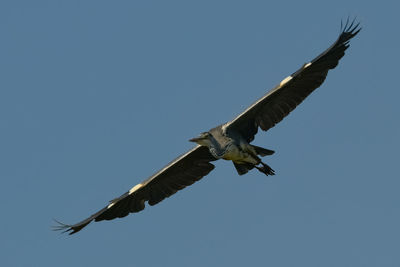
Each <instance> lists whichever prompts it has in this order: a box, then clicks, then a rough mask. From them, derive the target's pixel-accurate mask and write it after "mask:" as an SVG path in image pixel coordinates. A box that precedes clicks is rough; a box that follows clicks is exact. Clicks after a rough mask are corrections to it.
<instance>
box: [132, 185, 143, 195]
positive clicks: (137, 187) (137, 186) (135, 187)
mask: <svg viewBox="0 0 400 267" xmlns="http://www.w3.org/2000/svg"><path fill="white" fill-rule="evenodd" d="M141 187H143V184H137V185H135V186H134V187H132V188H131V190H129V195H131V194H132V193H134V192H135V191H136V190H138V189H139V188H141Z"/></svg>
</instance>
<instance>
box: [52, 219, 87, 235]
mask: <svg viewBox="0 0 400 267" xmlns="http://www.w3.org/2000/svg"><path fill="white" fill-rule="evenodd" d="M53 220H54V222H55V223H56V225H53V226H52V227H51V228H52V230H53V231H60V232H61V233H62V234H64V233H68V235H72V234H75V233H77V232H79V231H80V230H81V229H82V228H83V227H85V226H86V225H88V224H89V223H86V224H84V225H78V226H76V225H70V224H65V223H62V222H60V221H58V220H56V219H53Z"/></svg>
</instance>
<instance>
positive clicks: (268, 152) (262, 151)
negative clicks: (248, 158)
mask: <svg viewBox="0 0 400 267" xmlns="http://www.w3.org/2000/svg"><path fill="white" fill-rule="evenodd" d="M251 146H252V147H253V148H254V150H255V151H256V152H257V155H260V156H261V157H265V156H270V155H272V154H274V153H275V151H273V150H269V149H266V148H263V147H259V146H253V145H251Z"/></svg>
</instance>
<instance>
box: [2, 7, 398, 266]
mask: <svg viewBox="0 0 400 267" xmlns="http://www.w3.org/2000/svg"><path fill="white" fill-rule="evenodd" d="M394 3H395V1H391V2H390V1H386V2H385V1H341V0H338V1H293V2H292V1H232V0H230V1H175V0H171V1H161V0H160V1H99V0H96V1H73V0H69V1H50V0H49V1H1V2H0V36H1V38H0V48H1V49H0V73H1V74H0V137H1V138H0V177H1V179H0V200H1V203H2V209H1V211H2V212H1V220H0V231H1V232H0V233H1V238H0V251H1V257H0V264H1V266H68V267H70V266H154V267H156V266H191V267H197V266H275V267H281V266H282V267H283V266H307V267H310V266H341V267H342V266H400V253H399V251H400V228H399V225H400V194H399V188H400V175H399V169H398V168H399V167H400V165H399V151H400V142H399V135H400V123H399V115H400V109H399V104H398V101H399V98H400V93H399V92H400V89H399V86H398V82H397V78H398V77H399V74H398V73H399V59H400V58H399V47H400V37H399V30H398V26H399V17H398V11H399V9H400V6H399V4H394ZM349 15H350V16H357V19H358V20H359V21H360V22H361V24H362V27H363V30H362V31H361V33H360V34H359V35H358V36H357V37H356V38H355V39H353V40H352V41H351V47H350V48H349V49H348V50H347V54H346V56H345V57H344V58H343V59H342V60H341V62H340V64H339V66H338V67H337V68H336V69H335V70H333V71H331V72H330V73H329V75H328V78H327V80H326V81H325V83H324V84H323V86H322V87H321V88H319V89H318V90H317V91H316V92H314V93H313V94H312V95H311V96H310V97H309V98H307V99H306V101H305V102H303V104H302V105H301V106H300V107H298V108H297V109H296V110H295V111H294V112H293V113H291V114H290V116H289V117H287V118H286V119H285V120H284V121H283V122H281V123H280V124H279V125H277V126H276V127H275V128H273V129H272V130H270V131H268V132H266V133H265V132H262V133H259V134H258V135H257V138H256V140H255V144H257V145H260V146H264V147H267V148H270V149H273V150H275V151H276V153H275V155H273V156H271V157H267V158H265V161H266V162H267V163H268V164H269V165H271V166H272V167H273V168H274V169H275V171H276V175H275V176H274V177H265V176H264V175H262V174H261V173H259V172H257V171H253V172H251V173H249V174H247V175H245V176H240V177H239V176H238V175H237V174H236V171H235V169H234V168H233V166H232V164H231V163H230V162H222V161H221V162H217V163H216V166H217V167H216V169H215V170H214V171H213V172H212V173H210V175H208V176H207V177H205V178H203V179H202V180H201V181H200V182H198V183H196V184H194V185H193V186H191V187H189V188H186V189H185V190H183V191H180V192H179V193H177V194H176V195H174V196H172V197H171V198H169V199H167V200H165V201H163V202H162V203H160V204H159V205H157V206H153V207H147V208H146V209H145V210H144V211H143V212H141V213H138V214H131V215H130V216H128V217H126V218H124V219H117V220H114V221H111V222H100V223H92V224H90V225H89V226H88V227H87V228H86V229H84V230H83V231H81V232H80V233H79V234H77V235H74V236H68V235H62V234H60V233H58V232H53V231H51V230H50V227H51V225H52V224H53V218H56V219H58V220H60V221H63V222H66V223H76V222H77V221H80V220H81V219H84V218H86V217H87V216H89V215H90V214H92V213H94V212H95V211H97V210H98V209H100V208H102V207H103V206H105V205H106V204H107V202H108V201H109V200H111V199H113V198H115V197H117V196H119V195H120V194H122V193H124V192H125V191H127V190H129V189H130V188H131V187H132V186H134V185H135V184H137V183H138V182H141V181H142V180H144V179H146V178H147V177H148V176H150V175H151V174H153V173H154V172H155V171H157V170H159V169H160V168H162V167H163V166H164V165H165V164H166V163H168V162H169V161H170V160H172V159H173V158H175V157H176V156H178V155H180V154H181V153H184V152H186V151H187V150H188V149H190V148H191V147H192V143H189V142H188V139H190V138H192V137H194V136H197V134H198V133H200V132H202V131H205V130H208V129H209V128H212V127H214V126H216V125H218V124H220V123H223V122H226V121H228V120H230V119H232V118H234V117H235V116H236V115H237V114H238V113H240V112H241V111H243V110H244V109H245V108H246V107H247V106H248V105H250V104H251V103H252V102H253V101H255V100H256V99H257V98H259V97H261V96H262V95H263V94H265V93H266V92H267V90H269V89H271V88H272V87H273V86H274V85H276V84H277V83H279V82H280V81H281V80H282V79H283V78H285V77H286V76H287V75H289V74H291V73H292V72H294V71H295V70H297V68H299V67H300V66H301V65H302V64H303V63H305V62H308V61H309V60H311V59H312V58H314V57H315V56H317V55H318V54H319V53H320V52H322V51H323V50H324V49H326V48H327V47H328V46H329V45H330V44H331V43H332V42H333V41H334V40H335V39H336V38H337V36H338V34H339V31H340V20H341V19H345V18H346V17H347V16H349Z"/></svg>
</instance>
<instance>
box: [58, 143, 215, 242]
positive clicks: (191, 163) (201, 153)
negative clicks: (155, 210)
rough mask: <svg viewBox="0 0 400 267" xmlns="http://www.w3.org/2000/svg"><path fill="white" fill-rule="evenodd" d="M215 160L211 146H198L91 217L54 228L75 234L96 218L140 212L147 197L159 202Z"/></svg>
mask: <svg viewBox="0 0 400 267" xmlns="http://www.w3.org/2000/svg"><path fill="white" fill-rule="evenodd" d="M214 160H216V158H214V156H212V155H211V154H210V151H209V149H208V148H207V147H204V146H196V147H195V148H193V149H192V150H190V151H188V152H187V153H185V154H183V155H182V156H180V157H178V158H176V159H175V160H173V161H172V162H170V163H169V164H168V165H167V166H165V167H164V168H163V169H162V170H160V171H159V172H157V173H156V174H154V175H153V176H151V177H150V178H148V179H147V180H145V181H143V182H142V183H140V184H137V185H135V186H134V187H132V188H131V189H130V190H129V191H128V192H126V193H125V194H123V195H122V196H120V197H118V198H116V199H114V200H111V201H110V204H108V205H107V206H106V207H104V208H103V209H101V210H100V211H98V212H96V213H95V214H93V215H92V216H90V217H89V218H87V219H85V220H83V221H81V222H79V223H77V224H73V225H68V224H63V223H60V222H58V224H59V225H57V226H55V227H54V228H55V230H64V231H65V232H70V233H69V234H74V233H76V232H79V231H80V230H81V229H82V228H83V227H85V226H86V225H88V224H89V223H90V222H92V221H93V220H94V221H96V222H98V221H102V220H112V219H115V218H122V217H125V216H127V215H128V214H129V213H132V212H139V211H141V210H143V209H144V208H145V202H146V201H147V202H148V203H149V204H150V205H155V204H157V203H159V202H161V201H162V200H163V199H165V198H167V197H169V196H171V195H173V194H175V193H176V192H177V191H179V190H181V189H183V188H185V187H186V186H189V185H191V184H193V183H194V182H196V181H198V180H200V179H201V178H203V177H204V176H206V175H207V174H208V173H209V172H211V171H212V170H213V169H214V165H213V164H211V163H210V161H214Z"/></svg>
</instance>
